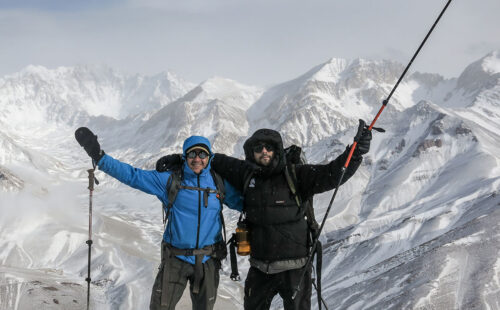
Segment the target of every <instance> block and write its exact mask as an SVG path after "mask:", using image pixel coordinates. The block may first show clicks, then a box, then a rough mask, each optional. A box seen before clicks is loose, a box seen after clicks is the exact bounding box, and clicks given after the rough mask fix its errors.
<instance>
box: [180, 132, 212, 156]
mask: <svg viewBox="0 0 500 310" xmlns="http://www.w3.org/2000/svg"><path fill="white" fill-rule="evenodd" d="M195 145H202V146H204V147H205V148H206V149H207V150H208V151H209V152H210V155H213V153H212V146H211V145H210V141H208V139H207V138H205V137H202V136H191V137H189V138H187V139H186V140H184V144H183V145H182V157H183V158H184V159H185V158H186V151H187V150H188V149H189V148H191V147H192V146H195Z"/></svg>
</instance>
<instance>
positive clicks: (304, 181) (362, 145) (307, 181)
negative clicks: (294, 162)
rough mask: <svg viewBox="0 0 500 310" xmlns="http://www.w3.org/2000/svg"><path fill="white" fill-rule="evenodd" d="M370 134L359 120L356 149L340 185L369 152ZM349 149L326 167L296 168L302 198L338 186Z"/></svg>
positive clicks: (300, 166)
mask: <svg viewBox="0 0 500 310" xmlns="http://www.w3.org/2000/svg"><path fill="white" fill-rule="evenodd" d="M371 139H372V133H371V131H370V130H368V126H366V124H365V122H364V121H363V120H360V122H359V127H358V132H357V133H356V136H355V138H354V141H356V142H357V148H356V149H355V150H354V153H353V155H352V157H351V161H350V164H349V166H348V167H347V170H346V172H345V174H344V177H343V178H342V183H341V184H340V185H342V184H344V183H345V182H346V181H347V180H349V179H350V178H351V177H352V176H353V175H354V173H355V172H356V170H358V168H359V166H360V165H361V161H362V160H363V155H364V154H366V153H368V151H369V150H370V142H371ZM350 150H351V148H350V147H347V148H346V150H345V151H344V153H342V154H340V155H339V156H338V157H337V158H335V159H334V160H332V161H331V162H330V163H328V164H326V165H298V166H297V167H296V173H297V181H298V184H299V191H300V193H301V195H302V197H310V196H312V195H314V194H317V193H322V192H326V191H329V190H332V189H334V188H335V187H336V186H337V184H339V180H340V177H341V175H342V167H343V166H344V164H345V162H346V160H347V157H348V156H349V151H350Z"/></svg>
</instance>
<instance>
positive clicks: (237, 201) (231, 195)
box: [224, 180, 243, 212]
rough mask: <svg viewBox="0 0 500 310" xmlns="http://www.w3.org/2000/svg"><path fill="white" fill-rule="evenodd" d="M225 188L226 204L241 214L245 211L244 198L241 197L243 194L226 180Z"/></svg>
mask: <svg viewBox="0 0 500 310" xmlns="http://www.w3.org/2000/svg"><path fill="white" fill-rule="evenodd" d="M224 187H225V189H226V193H225V197H224V204H225V205H227V206H228V207H229V208H230V209H233V210H237V211H240V212H241V210H243V197H242V196H241V193H240V192H239V191H237V190H236V189H235V188H234V186H232V185H231V184H229V182H227V181H226V180H224Z"/></svg>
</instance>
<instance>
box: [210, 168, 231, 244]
mask: <svg viewBox="0 0 500 310" xmlns="http://www.w3.org/2000/svg"><path fill="white" fill-rule="evenodd" d="M210 174H211V175H212V178H213V179H214V183H215V187H216V188H217V198H218V199H219V203H220V220H221V223H222V229H223V231H224V242H226V241H227V236H226V224H225V222H224V214H222V209H223V206H224V198H225V197H226V186H225V185H224V180H223V179H222V177H221V176H220V174H218V173H217V172H215V171H214V170H213V169H210Z"/></svg>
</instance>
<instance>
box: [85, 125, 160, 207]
mask: <svg viewBox="0 0 500 310" xmlns="http://www.w3.org/2000/svg"><path fill="white" fill-rule="evenodd" d="M75 138H76V140H77V141H78V143H79V144H80V145H81V146H82V147H83V148H84V149H85V151H86V152H87V154H88V155H89V156H90V158H92V161H93V162H94V164H96V165H98V166H99V170H102V171H104V172H106V173H107V174H109V175H110V176H112V177H114V178H116V179H117V180H119V181H120V182H122V183H125V184H127V185H129V186H131V187H133V188H136V189H138V190H141V191H143V192H145V193H148V194H151V195H155V196H158V198H160V199H165V198H166V197H165V186H166V182H167V179H168V173H164V174H160V173H158V172H156V171H146V170H141V169H138V168H134V167H132V166H130V165H128V164H125V163H122V162H120V161H119V160H116V159H114V158H112V157H111V156H109V155H106V154H105V153H104V151H103V150H102V149H101V146H100V144H99V142H98V141H97V136H96V135H94V133H93V132H92V131H90V129H88V128H86V127H80V128H78V129H77V130H76V131H75Z"/></svg>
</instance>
